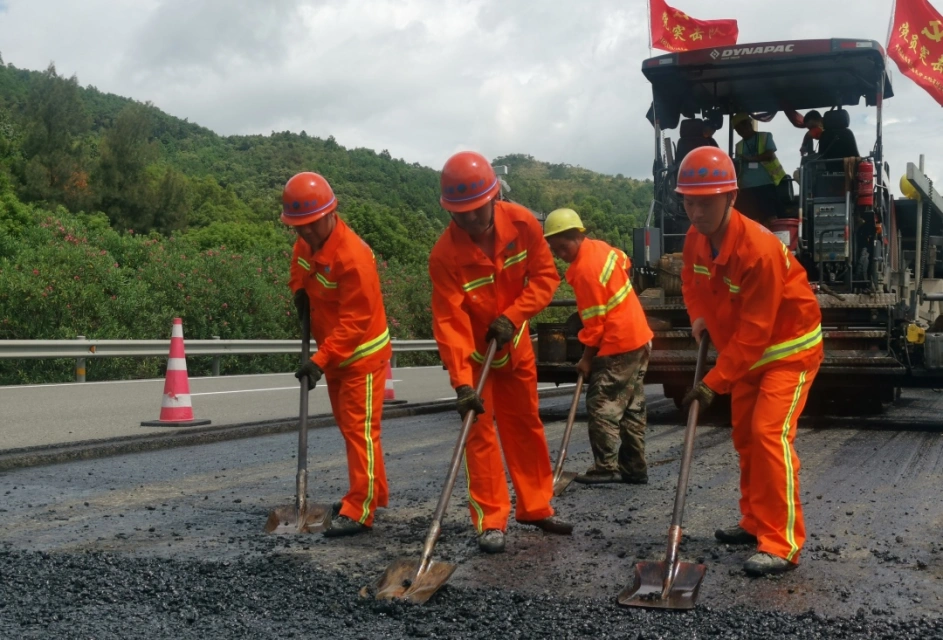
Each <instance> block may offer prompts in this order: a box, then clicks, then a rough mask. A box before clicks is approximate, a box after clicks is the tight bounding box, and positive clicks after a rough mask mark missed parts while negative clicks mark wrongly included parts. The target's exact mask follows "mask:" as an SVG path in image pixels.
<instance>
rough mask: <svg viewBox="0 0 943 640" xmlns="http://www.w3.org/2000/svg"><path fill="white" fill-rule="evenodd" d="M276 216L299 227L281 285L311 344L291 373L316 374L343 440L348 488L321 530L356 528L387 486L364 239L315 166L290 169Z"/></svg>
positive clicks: (373, 294) (368, 521) (376, 336)
mask: <svg viewBox="0 0 943 640" xmlns="http://www.w3.org/2000/svg"><path fill="white" fill-rule="evenodd" d="M282 205H283V208H282V222H284V223H285V224H288V225H291V226H292V227H294V229H295V231H296V232H297V233H298V236H299V237H298V239H297V240H296V241H295V247H294V252H293V254H292V258H291V277H290V279H289V282H288V286H289V287H290V288H291V291H292V293H293V294H294V302H295V307H296V308H297V309H298V315H299V317H301V316H302V314H303V312H304V310H305V309H306V308H308V309H309V310H310V314H311V335H312V336H313V337H314V339H315V341H316V342H317V345H318V350H317V352H316V353H315V354H314V355H313V356H312V357H311V361H310V362H308V363H306V364H305V365H304V366H303V367H301V368H300V369H299V370H298V371H297V372H296V373H295V377H297V378H299V379H300V378H302V377H303V376H308V380H309V384H310V388H311V389H314V387H315V385H316V384H317V382H318V380H320V379H321V377H322V376H323V377H324V378H325V379H326V381H327V391H328V395H329V396H330V400H331V410H332V411H333V412H334V419H335V420H336V421H337V426H338V427H340V430H341V434H343V436H344V441H345V443H346V445H347V469H348V476H349V479H350V490H349V491H348V492H347V495H345V496H344V497H343V499H342V500H341V502H340V507H339V509H338V507H337V505H335V513H334V514H333V517H332V519H331V525H330V527H329V528H328V529H327V530H326V531H325V532H324V535H325V536H329V537H331V536H346V535H353V534H356V533H360V532H362V531H365V530H367V529H369V528H370V527H371V526H372V525H373V516H374V512H375V511H376V508H377V507H386V506H387V502H388V500H389V493H388V489H387V483H386V469H385V467H384V464H383V448H382V446H381V445H380V420H381V418H382V415H383V389H384V386H385V383H386V375H385V374H386V365H387V362H388V361H389V358H390V355H391V353H392V347H391V345H390V331H389V328H388V327H387V324H386V311H385V310H384V308H383V296H382V294H381V292H380V278H379V276H378V275H377V269H376V260H375V258H374V255H373V251H371V250H370V247H369V246H367V244H366V243H365V242H364V241H363V240H361V239H360V237H359V236H357V234H356V233H354V231H353V229H351V228H350V227H348V226H347V225H346V224H345V223H344V221H343V220H341V219H340V218H339V217H338V216H337V214H336V213H335V210H336V209H337V199H336V198H335V197H334V192H333V190H332V189H331V186H330V185H329V184H328V183H327V180H325V179H324V178H323V177H322V176H320V175H318V174H317V173H311V172H304V173H299V174H297V175H295V176H294V177H292V178H291V179H290V180H289V181H288V183H287V184H286V185H285V190H284V192H283V193H282Z"/></svg>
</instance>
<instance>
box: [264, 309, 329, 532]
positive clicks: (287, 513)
mask: <svg viewBox="0 0 943 640" xmlns="http://www.w3.org/2000/svg"><path fill="white" fill-rule="evenodd" d="M301 327H302V329H301V331H302V333H301V364H302V365H304V364H305V363H307V362H308V360H309V359H310V357H311V311H310V309H305V312H304V313H303V314H302V317H301ZM308 392H309V389H308V378H307V377H304V378H302V379H301V411H300V415H299V417H298V476H297V485H296V487H295V504H293V505H285V506H283V507H278V508H276V509H275V510H274V511H272V512H271V513H269V515H268V521H266V523H265V531H266V532H267V533H317V532H319V531H324V530H325V529H327V528H328V526H330V524H331V506H330V505H324V504H314V503H310V504H309V503H308Z"/></svg>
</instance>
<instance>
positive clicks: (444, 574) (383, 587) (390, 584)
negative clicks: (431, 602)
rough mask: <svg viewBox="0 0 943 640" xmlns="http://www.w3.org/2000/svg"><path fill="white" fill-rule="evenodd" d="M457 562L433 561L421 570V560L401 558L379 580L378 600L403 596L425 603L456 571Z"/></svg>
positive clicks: (377, 587) (417, 602)
mask: <svg viewBox="0 0 943 640" xmlns="http://www.w3.org/2000/svg"><path fill="white" fill-rule="evenodd" d="M457 568H458V565H455V564H452V563H450V562H436V561H432V562H430V563H429V566H428V567H426V569H425V571H422V572H420V571H419V561H418V560H413V559H411V558H400V559H399V560H396V561H394V562H393V563H392V564H391V565H390V566H388V567H387V568H386V571H384V572H383V575H382V576H380V579H379V580H378V581H377V585H376V592H377V595H376V598H377V600H404V601H406V602H411V603H413V604H422V603H424V602H426V601H427V600H428V599H429V598H431V597H432V596H433V595H434V594H435V592H436V591H438V590H439V589H440V588H441V587H442V585H444V584H445V583H446V582H448V579H449V578H450V577H452V574H453V573H455V569H457Z"/></svg>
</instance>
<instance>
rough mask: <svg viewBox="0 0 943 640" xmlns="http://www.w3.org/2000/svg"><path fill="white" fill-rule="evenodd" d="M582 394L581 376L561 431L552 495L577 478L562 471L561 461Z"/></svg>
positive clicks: (564, 457) (577, 380)
mask: <svg viewBox="0 0 943 640" xmlns="http://www.w3.org/2000/svg"><path fill="white" fill-rule="evenodd" d="M582 392H583V374H582V373H581V374H580V375H579V377H578V378H577V379H576V391H574V392H573V403H572V404H571V405H570V415H568V416H567V418H566V428H565V429H564V430H563V442H561V443H560V453H559V454H557V465H556V467H554V469H553V495H555V496H559V495H561V494H562V493H563V492H564V491H566V488H567V487H569V486H570V483H571V482H573V478H575V477H576V476H577V474H576V472H575V471H564V470H563V461H564V460H566V448H567V446H568V445H569V444H570V434H571V433H573V421H574V420H576V407H577V406H578V405H579V403H580V394H581V393H582Z"/></svg>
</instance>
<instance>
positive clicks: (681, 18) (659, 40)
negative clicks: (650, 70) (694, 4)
mask: <svg viewBox="0 0 943 640" xmlns="http://www.w3.org/2000/svg"><path fill="white" fill-rule="evenodd" d="M649 7H650V10H651V16H650V18H651V21H652V46H653V47H655V48H656V49H661V50H663V51H691V50H693V49H705V48H707V47H727V46H730V45H734V44H737V36H738V35H739V34H740V31H739V29H737V21H736V20H695V19H694V18H692V17H691V16H689V15H687V14H686V13H684V12H683V11H678V10H677V9H675V8H674V7H669V6H668V4H667V3H666V2H665V0H649Z"/></svg>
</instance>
